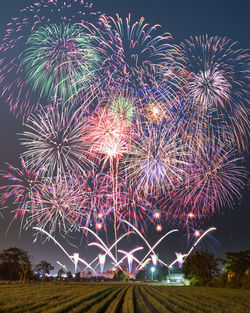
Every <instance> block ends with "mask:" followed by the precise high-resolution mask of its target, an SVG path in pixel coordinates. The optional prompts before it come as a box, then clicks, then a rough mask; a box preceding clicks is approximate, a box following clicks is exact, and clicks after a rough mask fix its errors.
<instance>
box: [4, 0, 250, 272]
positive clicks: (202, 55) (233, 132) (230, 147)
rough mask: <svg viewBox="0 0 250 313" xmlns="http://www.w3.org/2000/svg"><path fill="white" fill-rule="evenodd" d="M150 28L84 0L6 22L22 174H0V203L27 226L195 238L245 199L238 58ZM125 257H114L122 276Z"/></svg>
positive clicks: (207, 42)
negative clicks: (188, 233)
mask: <svg viewBox="0 0 250 313" xmlns="http://www.w3.org/2000/svg"><path fill="white" fill-rule="evenodd" d="M72 12H74V14H73V13H72ZM76 12H77V13H76ZM158 27H159V25H154V26H150V25H149V24H147V23H146V22H145V19H144V18H141V19H140V20H138V21H135V22H133V19H132V17H131V16H130V15H129V16H128V17H127V18H126V19H122V18H121V17H120V16H119V15H117V16H116V17H110V16H106V15H104V14H101V13H100V12H97V11H95V10H94V8H93V5H92V4H91V3H86V2H85V1H84V0H74V1H72V0H71V1H70V0H64V1H61V0H41V1H40V2H39V3H35V4H34V5H33V6H27V7H26V8H25V9H23V10H22V11H21V12H20V16H19V17H17V18H13V19H12V21H11V22H10V23H9V24H8V29H7V33H6V35H5V36H4V38H3V41H2V43H1V45H0V67H1V69H0V85H1V90H2V97H3V98H4V99H5V101H6V103H7V104H8V105H9V106H10V110H11V111H12V112H13V113H14V115H16V116H21V118H22V120H23V127H24V130H23V132H22V133H21V134H19V138H20V142H21V144H22V147H23V148H24V151H23V153H22V154H21V156H20V158H21V163H22V168H21V169H18V168H14V167H13V166H11V165H8V168H9V172H6V173H3V174H2V176H3V178H4V179H5V181H6V184H5V186H3V187H1V192H2V194H1V198H0V200H1V204H2V206H5V205H7V204H9V203H11V204H12V207H13V210H14V216H15V218H18V217H21V219H22V225H23V226H24V227H25V228H28V227H31V226H32V227H38V228H39V229H41V230H43V231H44V233H46V234H50V235H51V236H52V235H54V234H55V233H56V232H59V233H63V235H64V236H66V235H67V234H68V233H71V232H73V231H80V230H82V229H84V231H85V232H91V229H94V230H95V231H96V232H102V231H107V230H108V229H109V226H111V225H112V226H113V229H112V231H113V230H114V232H115V242H116V241H117V231H118V230H119V229H122V228H124V227H125V226H126V227H127V228H128V229H134V227H136V228H140V231H141V233H143V232H144V231H146V229H147V225H149V224H152V223H153V224H155V225H154V229H155V230H156V231H158V232H161V231H162V230H163V229H164V227H166V226H169V225H173V224H174V225H178V227H184V228H187V229H188V230H189V229H200V228H199V227H198V228H194V227H195V226H197V224H200V223H203V222H204V221H205V220H206V219H209V218H210V217H211V216H213V215H214V214H216V213H218V212H221V211H223V209H224V208H233V206H234V204H235V203H236V202H237V201H238V200H239V199H240V198H241V197H242V191H243V190H244V187H245V185H246V181H247V171H246V168H245V166H244V154H243V152H244V153H245V154H246V153H247V151H248V141H247V140H248V136H249V130H250V127H249V126H250V125H249V120H248V114H249V90H248V85H249V78H250V68H249V56H248V52H247V51H246V50H243V49H241V48H239V47H238V44H237V43H234V42H232V41H231V40H229V39H227V38H219V37H208V36H199V37H191V38H189V39H187V40H185V41H184V42H182V43H180V44H178V43H175V42H174V39H173V38H172V35H171V34H169V33H163V34H160V33H159V32H158ZM124 220H125V221H126V222H125V223H123V222H122V221H124ZM124 225H125V226H124ZM199 236H200V234H199V233H198V231H197V232H196V234H195V237H199ZM115 248H116V246H115ZM133 252H134V251H130V252H128V253H126V252H124V251H123V252H122V253H124V255H125V256H124V258H125V259H126V258H127V259H128V263H129V264H130V268H131V266H132V263H133V260H136V259H135V257H134V256H133ZM102 253H103V251H102ZM150 253H152V255H151V257H152V259H153V258H154V261H153V262H157V256H156V254H155V253H154V252H153V251H149V255H148V256H149V257H150ZM176 255H177V259H178V262H179V264H180V263H182V258H183V255H182V254H178V253H177V254H176ZM105 256H106V255H104V254H100V255H99V260H100V265H101V271H102V270H103V266H104V263H105ZM78 257H79V256H78ZM78 257H77V258H76V256H75V257H74V260H75V264H76V265H75V266H76V267H77V262H78V261H79V262H80V261H81V260H80V259H78ZM115 260H116V261H117V249H116V257H115V258H114V261H115ZM83 261H84V260H83ZM143 261H145V260H143Z"/></svg>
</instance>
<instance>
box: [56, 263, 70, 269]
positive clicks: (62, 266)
mask: <svg viewBox="0 0 250 313" xmlns="http://www.w3.org/2000/svg"><path fill="white" fill-rule="evenodd" d="M56 263H57V264H58V265H60V266H61V268H62V269H64V270H65V272H67V271H68V269H67V267H66V265H62V263H61V262H59V261H56Z"/></svg>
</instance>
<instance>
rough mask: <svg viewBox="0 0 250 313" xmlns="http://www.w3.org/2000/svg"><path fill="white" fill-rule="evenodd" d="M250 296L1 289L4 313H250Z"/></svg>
mask: <svg viewBox="0 0 250 313" xmlns="http://www.w3.org/2000/svg"><path fill="white" fill-rule="evenodd" d="M249 299H250V292H249V291H244V290H243V291H242V290H226V289H213V288H194V287H165V286H151V285H146V284H141V285H139V284H138V285H137V284H121V285H119V284H103V285H101V284H62V285H24V286H8V285H5V286H0V312H6V313H7V312H11V313H21V312H46V313H63V312H65V313H66V312H71V313H80V312H87V313H100V312H105V313H111V312H112V313H152V312H154V313H157V312H161V313H184V312H190V313H215V312H216V313H220V312H224V313H246V312H250V301H249Z"/></svg>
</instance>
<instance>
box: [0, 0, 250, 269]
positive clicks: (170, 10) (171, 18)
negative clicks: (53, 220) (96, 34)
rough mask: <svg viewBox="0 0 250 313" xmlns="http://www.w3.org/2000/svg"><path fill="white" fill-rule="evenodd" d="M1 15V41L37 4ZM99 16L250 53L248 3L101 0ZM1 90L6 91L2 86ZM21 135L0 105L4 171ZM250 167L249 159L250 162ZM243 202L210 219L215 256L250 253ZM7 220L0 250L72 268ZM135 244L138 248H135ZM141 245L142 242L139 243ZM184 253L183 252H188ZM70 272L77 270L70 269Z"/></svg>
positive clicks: (6, 6) (248, 212) (13, 6)
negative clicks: (14, 249) (227, 43)
mask: <svg viewBox="0 0 250 313" xmlns="http://www.w3.org/2000/svg"><path fill="white" fill-rule="evenodd" d="M2 2H3V3H2V4H1V10H0V36H1V37H2V35H3V33H4V32H5V29H6V24H7V23H8V22H9V21H10V18H11V17H15V16H18V11H19V10H20V9H22V8H23V7H24V6H25V5H27V4H32V3H33V2H34V1H32V0H8V1H2ZM93 2H94V4H95V7H96V9H97V10H100V11H102V12H104V13H106V14H107V15H109V14H110V15H114V14H115V13H117V12H118V13H119V14H120V16H122V17H125V16H127V14H128V13H131V14H132V16H134V18H140V17H141V16H143V17H145V18H146V20H147V21H148V22H149V23H150V24H151V25H152V24H161V25H162V31H163V32H170V33H171V34H172V35H173V37H174V39H175V41H176V42H177V43H178V42H180V41H182V40H183V39H185V38H187V37H188V36H190V35H193V36H194V35H200V34H208V35H218V36H227V37H228V38H231V39H232V40H234V41H238V42H239V43H240V44H241V46H242V47H243V48H250V41H249V40H250V24H249V12H250V1H246V0H237V1H230V0H209V1H202V0H189V1H187V0H182V1H181V0H175V1H172V0H171V1H169V0H154V1H148V0H126V1H125V0H105V1H104V0H96V1H93ZM0 89H1V86H0ZM21 130H22V126H21V123H20V122H18V121H17V120H16V119H15V118H13V117H12V116H11V114H9V111H8V106H7V104H5V103H3V101H2V102H1V100H0V142H1V150H0V167H1V169H3V168H4V162H9V163H11V164H14V165H16V164H18V155H19V153H20V151H21V148H20V145H19V142H18V140H17V136H16V133H17V132H20V131H21ZM248 163H249V157H248ZM245 198H246V200H245V201H243V203H242V204H240V205H239V207H237V208H235V209H234V210H233V211H230V210H229V209H227V208H225V209H224V211H223V212H221V214H218V215H217V216H215V217H213V218H212V219H210V220H209V221H208V222H206V223H205V225H204V226H203V228H207V227H210V226H216V227H217V229H218V230H217V231H216V232H215V233H213V235H214V237H215V238H217V240H218V241H219V242H220V246H219V247H218V248H217V250H216V253H217V254H218V255H221V256H222V255H223V254H224V253H225V251H237V250H240V249H250V226H249V222H250V200H249V197H248V198H247V195H246V197H245ZM3 213H4V217H3V218H1V217H0V249H3V248H8V247H9V246H11V245H12V246H18V247H21V248H24V249H26V250H28V251H29V252H30V254H31V255H32V256H33V257H34V262H37V261H39V260H41V259H46V260H48V261H50V262H51V263H52V264H54V265H55V263H56V261H57V260H60V261H61V262H62V263H63V264H67V265H69V264H70V263H69V262H68V261H67V258H66V257H65V255H64V254H63V253H62V252H61V251H60V249H59V248H57V247H56V246H55V245H54V244H53V243H52V242H51V241H50V242H48V243H45V244H42V243H41V241H39V242H37V243H35V244H33V243H32V241H33V236H32V231H31V230H29V231H24V230H22V232H21V235H20V237H19V229H20V223H18V222H14V224H13V225H12V226H11V227H10V229H9V231H8V233H7V235H6V237H5V233H6V230H7V227H8V226H9V224H10V221H11V216H12V215H11V214H9V212H8V211H6V210H5V211H4V212H3ZM159 236H160V235H159V234H158V233H156V232H154V231H152V230H150V229H149V230H148V236H147V237H150V242H151V243H154V242H155V241H156V240H157V239H158V238H159ZM180 236H181V234H180V233H179V234H178V235H177V234H175V235H173V236H172V237H171V239H168V241H166V242H165V243H163V244H162V245H161V246H160V249H159V250H158V251H159V256H160V257H161V258H162V259H164V260H165V261H166V260H167V259H166V258H168V260H169V261H170V260H172V259H173V258H174V254H173V253H174V251H179V250H180V245H179V244H180V240H179V238H180ZM80 238H81V237H80V236H79V235H74V238H72V240H71V241H72V242H73V243H74V244H76V245H78V246H79V242H80ZM60 242H61V243H62V244H63V245H64V246H65V248H67V249H68V250H69V252H70V253H73V252H75V251H77V249H75V248H72V247H71V246H70V245H69V244H68V243H67V242H66V241H62V240H60ZM131 243H133V244H132V245H131ZM138 244H141V242H139V241H138ZM130 246H132V247H134V240H133V239H131V241H130V242H127V243H126V244H124V245H123V246H122V248H124V249H125V250H126V249H128V250H129V249H130ZM183 251H184V250H183ZM79 253H80V255H81V257H83V258H86V260H89V261H90V260H91V257H92V256H94V255H95V254H96V250H95V249H94V248H91V249H89V250H88V252H87V249H85V240H83V242H82V244H81V245H80V248H79ZM71 269H73V267H72V266H71Z"/></svg>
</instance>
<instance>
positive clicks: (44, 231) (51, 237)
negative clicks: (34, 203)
mask: <svg viewBox="0 0 250 313" xmlns="http://www.w3.org/2000/svg"><path fill="white" fill-rule="evenodd" d="M33 229H35V230H38V231H40V232H41V233H44V234H45V235H47V236H48V237H49V238H50V239H52V240H53V241H54V243H55V244H56V245H58V247H59V248H61V249H62V251H63V252H64V253H65V254H66V255H67V257H68V258H69V259H70V261H71V262H73V263H74V264H75V262H74V261H73V260H72V258H71V256H70V255H69V254H68V252H67V251H66V250H65V249H64V248H63V246H62V245H60V243H59V242H58V241H57V240H56V239H55V238H54V237H53V236H51V235H50V234H49V233H48V232H47V231H46V230H44V229H42V228H39V227H33ZM78 269H79V268H78Z"/></svg>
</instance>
